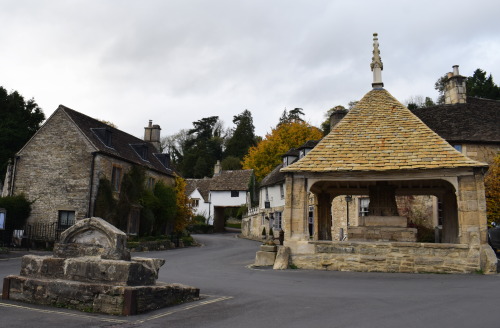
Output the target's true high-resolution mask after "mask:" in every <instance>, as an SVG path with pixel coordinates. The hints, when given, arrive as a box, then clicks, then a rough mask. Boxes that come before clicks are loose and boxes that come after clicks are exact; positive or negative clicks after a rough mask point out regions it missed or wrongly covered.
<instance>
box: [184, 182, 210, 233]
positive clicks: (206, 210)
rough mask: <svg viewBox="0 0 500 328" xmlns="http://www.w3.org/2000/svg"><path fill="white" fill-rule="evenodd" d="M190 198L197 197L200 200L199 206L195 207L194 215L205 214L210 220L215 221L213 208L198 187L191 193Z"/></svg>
mask: <svg viewBox="0 0 500 328" xmlns="http://www.w3.org/2000/svg"><path fill="white" fill-rule="evenodd" d="M189 198H190V199H195V198H197V199H199V200H200V201H199V205H198V207H193V214H194V215H203V216H204V217H206V218H207V219H208V221H209V222H213V215H214V212H213V209H212V208H211V207H210V203H209V202H205V200H203V197H202V196H201V194H200V192H199V191H198V189H195V190H194V191H193V192H192V193H191V195H189ZM210 224H211V223H210Z"/></svg>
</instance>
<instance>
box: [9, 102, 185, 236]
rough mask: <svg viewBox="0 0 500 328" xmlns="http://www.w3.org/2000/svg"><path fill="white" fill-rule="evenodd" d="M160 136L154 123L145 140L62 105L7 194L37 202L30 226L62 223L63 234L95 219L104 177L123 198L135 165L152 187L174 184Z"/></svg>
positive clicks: (16, 169) (21, 159)
mask: <svg viewBox="0 0 500 328" xmlns="http://www.w3.org/2000/svg"><path fill="white" fill-rule="evenodd" d="M159 136H160V127H159V126H158V125H153V124H152V122H151V121H150V122H149V125H148V126H147V127H146V128H145V140H141V139H139V138H136V137H134V136H132V135H130V134H127V133H125V132H123V131H121V130H118V129H116V128H114V127H113V126H110V125H107V124H105V123H102V122H101V121H98V120H96V119H93V118H91V117H89V116H86V115H84V114H82V113H79V112H77V111H75V110H72V109H70V108H67V107H65V106H62V105H61V106H59V107H58V108H57V110H56V111H55V112H54V113H53V114H52V116H50V118H48V119H47V121H46V122H45V123H44V124H43V126H42V127H41V128H40V129H39V130H38V131H37V132H36V134H35V135H34V136H33V137H32V138H31V139H30V140H29V141H28V142H27V143H26V145H25V146H24V147H23V148H22V149H21V150H20V151H19V152H18V153H17V154H16V157H15V160H14V163H13V165H12V166H11V167H10V169H9V171H8V174H7V176H6V181H5V184H4V194H6V195H16V194H21V193H24V194H25V195H26V196H27V198H28V199H29V200H31V201H33V204H32V212H31V216H30V218H29V219H28V223H48V224H57V227H58V229H60V230H62V229H64V228H67V227H68V226H70V225H72V224H73V223H74V222H75V220H78V219H83V218H86V217H91V216H93V213H94V206H95V200H96V195H97V190H98V188H99V180H100V179H101V178H107V179H108V180H109V181H111V185H112V188H113V193H114V196H116V197H118V195H119V193H120V187H121V182H122V178H123V175H124V174H125V173H126V172H127V171H128V170H129V169H130V168H131V167H132V166H133V165H138V166H141V167H143V168H145V170H146V178H147V184H148V186H150V187H152V186H153V185H154V183H155V182H157V181H160V180H161V181H164V182H165V183H167V184H169V185H173V184H174V183H175V176H174V172H173V171H172V169H171V168H170V165H169V156H168V155H167V154H162V153H161V152H160V150H159V148H158V147H159ZM138 210H139V209H138V208H137V209H135V210H133V211H132V212H133V213H130V217H129V224H128V233H136V232H137V229H138V217H139V212H138Z"/></svg>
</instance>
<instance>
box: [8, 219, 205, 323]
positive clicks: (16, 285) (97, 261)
mask: <svg viewBox="0 0 500 328" xmlns="http://www.w3.org/2000/svg"><path fill="white" fill-rule="evenodd" d="M54 255H55V256H34V255H26V256H24V257H23V259H22V263H21V273H20V275H19V276H14V275H11V276H7V277H6V278H5V279H4V285H3V293H2V298H3V299H12V300H17V301H23V302H28V303H33V304H43V305H53V306H58V307H61V306H62V307H66V308H73V309H77V310H81V311H87V312H100V313H107V314H114V315H132V314H137V313H142V312H146V311H149V310H154V309H159V308H162V307H165V306H168V305H173V304H179V303H182V302H186V301H193V300H197V299H199V295H200V290H199V289H198V288H194V287H189V286H183V285H179V284H165V283H158V282H156V279H157V278H158V271H159V270H160V267H161V266H162V265H163V264H164V263H165V260H163V259H149V258H142V257H134V258H132V259H130V252H129V251H128V249H127V248H126V235H125V234H124V233H123V232H122V231H120V230H118V229H116V228H115V227H113V226H112V225H110V224H109V223H107V222H105V221H103V220H102V219H99V218H91V219H84V220H82V221H79V222H78V223H77V224H75V225H74V226H73V227H71V228H70V229H68V230H66V231H65V232H64V233H63V234H62V236H61V242H60V243H58V244H56V247H55V248H54Z"/></svg>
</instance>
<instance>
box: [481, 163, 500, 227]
mask: <svg viewBox="0 0 500 328" xmlns="http://www.w3.org/2000/svg"><path fill="white" fill-rule="evenodd" d="M484 186H485V189H486V211H487V216H488V223H489V224H491V223H492V222H496V223H500V154H498V155H497V156H496V157H495V159H494V161H493V164H492V165H491V166H490V169H489V170H488V173H486V176H485V178H484Z"/></svg>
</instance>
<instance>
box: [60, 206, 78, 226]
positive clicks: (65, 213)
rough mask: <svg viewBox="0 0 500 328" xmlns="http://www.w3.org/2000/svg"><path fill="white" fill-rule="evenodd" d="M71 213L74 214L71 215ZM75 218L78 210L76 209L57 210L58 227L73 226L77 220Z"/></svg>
mask: <svg viewBox="0 0 500 328" xmlns="http://www.w3.org/2000/svg"><path fill="white" fill-rule="evenodd" d="M69 214H72V215H69ZM71 216H72V217H71ZM75 218H76V211H74V210H68V209H64V210H58V211H57V227H58V229H67V228H69V227H71V226H72V225H73V224H75V222H76V220H75ZM63 223H64V224H63Z"/></svg>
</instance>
